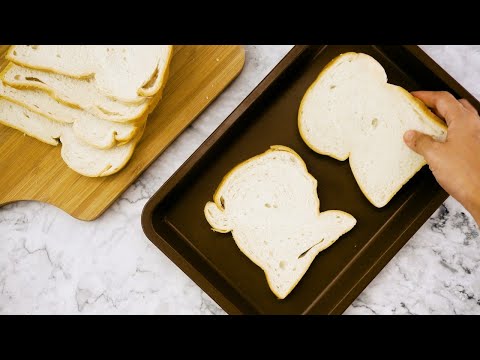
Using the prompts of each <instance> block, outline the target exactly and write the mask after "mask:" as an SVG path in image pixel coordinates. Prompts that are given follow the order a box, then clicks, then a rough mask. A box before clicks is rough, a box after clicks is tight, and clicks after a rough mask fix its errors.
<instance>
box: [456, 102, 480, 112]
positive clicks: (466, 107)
mask: <svg viewBox="0 0 480 360" xmlns="http://www.w3.org/2000/svg"><path fill="white" fill-rule="evenodd" d="M458 101H460V103H461V104H462V105H463V107H464V108H465V109H467V110H468V111H471V112H473V113H474V114H475V115H478V111H477V109H475V108H474V107H473V105H472V104H470V102H469V101H468V100H467V99H460V100H458Z"/></svg>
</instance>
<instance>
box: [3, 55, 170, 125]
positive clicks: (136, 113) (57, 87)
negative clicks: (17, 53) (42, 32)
mask: <svg viewBox="0 0 480 360" xmlns="http://www.w3.org/2000/svg"><path fill="white" fill-rule="evenodd" d="M0 80H1V81H3V83H4V84H6V85H9V86H11V87H14V88H17V89H39V90H42V91H46V92H48V93H49V94H50V96H52V97H53V98H55V99H56V100H57V101H59V102H61V103H63V104H65V105H68V106H71V107H74V108H80V109H83V110H85V111H87V112H89V113H91V114H92V115H94V116H96V117H98V118H101V119H104V120H109V121H115V122H129V121H140V122H141V121H144V120H145V119H146V117H147V115H148V112H149V110H150V108H151V102H152V101H153V102H155V100H156V99H159V98H160V96H161V93H160V92H159V93H158V94H157V95H156V96H155V97H154V98H152V99H149V98H145V100H144V101H143V102H142V103H140V104H137V105H132V104H130V105H128V104H125V103H123V102H119V101H116V100H113V99H112V98H110V97H108V96H105V95H104V94H102V93H100V92H99V90H98V89H97V88H96V87H95V85H94V84H93V83H92V82H91V81H89V80H82V79H75V78H72V77H69V76H65V75H59V74H55V73H50V72H45V71H41V70H36V69H30V68H25V67H22V66H18V65H15V64H13V63H10V64H9V65H7V66H6V67H5V69H4V70H3V71H2V73H0Z"/></svg>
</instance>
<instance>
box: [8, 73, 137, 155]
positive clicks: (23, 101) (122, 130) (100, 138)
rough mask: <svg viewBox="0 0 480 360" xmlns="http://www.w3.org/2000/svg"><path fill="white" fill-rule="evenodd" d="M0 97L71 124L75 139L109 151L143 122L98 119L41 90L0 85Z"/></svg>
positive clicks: (131, 136) (130, 136) (128, 138)
mask: <svg viewBox="0 0 480 360" xmlns="http://www.w3.org/2000/svg"><path fill="white" fill-rule="evenodd" d="M0 98H5V99H7V100H10V101H12V102H15V103H17V104H19V105H21V106H24V107H26V108H27V109H29V110H31V111H33V112H36V113H38V114H40V115H43V116H45V117H47V118H49V119H51V120H54V121H57V122H60V123H68V124H72V129H73V132H74V133H75V135H76V136H78V137H80V138H81V139H82V140H83V141H85V142H86V143H87V144H90V145H93V146H95V147H98V148H99V149H109V148H111V147H113V146H116V145H118V144H121V143H125V142H128V141H130V140H131V139H132V138H133V137H134V136H135V135H136V134H137V133H138V132H139V131H140V130H141V129H142V128H143V123H134V122H124V123H119V122H113V121H108V120H104V119H100V118H98V117H96V116H94V115H92V114H90V113H88V112H86V111H84V110H81V109H78V108H72V107H70V106H66V105H65V104H62V103H60V102H59V101H57V100H55V99H54V98H52V97H51V96H49V95H48V94H47V93H46V92H44V91H41V90H35V89H24V90H19V89H16V88H13V87H11V86H8V85H3V83H2V82H0Z"/></svg>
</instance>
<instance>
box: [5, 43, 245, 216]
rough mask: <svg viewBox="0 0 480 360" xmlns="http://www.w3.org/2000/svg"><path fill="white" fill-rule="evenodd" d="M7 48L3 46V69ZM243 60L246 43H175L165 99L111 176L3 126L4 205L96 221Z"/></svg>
mask: <svg viewBox="0 0 480 360" xmlns="http://www.w3.org/2000/svg"><path fill="white" fill-rule="evenodd" d="M7 48H8V47H7V46H3V45H0V70H1V69H2V68H3V67H4V66H5V65H6V63H7V61H5V60H4V55H5V52H6V49H7ZM244 61H245V53H244V49H243V47H241V46H223V45H222V46H209V45H206V46H203V45H182V46H175V47H174V56H173V59H172V62H171V67H170V77H169V80H168V83H167V86H166V88H165V90H164V95H163V99H162V100H161V101H160V103H159V105H158V106H157V108H156V109H155V111H154V112H153V113H152V114H151V115H150V116H149V118H148V122H147V127H146V129H145V133H144V135H143V137H142V140H141V141H140V143H139V144H138V146H137V148H136V150H135V152H134V154H133V156H132V159H131V160H130V162H129V163H128V164H127V166H125V168H123V169H122V170H121V171H120V172H119V173H117V174H114V175H111V176H107V177H102V178H89V177H85V176H82V175H79V174H77V173H76V172H74V171H73V170H71V169H70V168H68V167H67V165H65V163H64V162H63V160H62V159H61V157H60V145H59V146H56V147H55V146H51V145H47V144H44V143H42V142H40V141H38V140H36V139H34V138H31V137H29V136H25V135H24V134H23V133H21V132H20V131H17V130H14V129H11V128H8V127H6V126H3V125H0V206H1V205H5V204H8V203H11V202H14V201H20V200H37V201H42V202H46V203H49V204H52V205H54V206H57V207H59V208H60V209H63V210H64V211H66V212H67V213H69V214H70V215H72V216H74V217H75V218H78V219H81V220H94V219H96V218H97V217H98V216H100V215H101V214H102V213H103V212H104V211H105V210H106V209H107V208H108V207H109V206H110V205H111V204H112V203H113V202H114V201H115V199H117V198H118V197H119V196H120V194H121V193H122V192H123V191H125V190H126V189H127V188H128V186H129V185H130V184H132V182H134V181H135V179H136V178H137V177H138V176H139V175H140V174H141V173H142V172H143V171H144V170H145V169H146V168H147V167H148V166H149V165H150V164H151V163H152V162H153V161H154V160H155V159H156V158H157V157H158V156H159V155H160V154H161V153H162V152H163V151H164V150H165V149H166V148H167V147H168V145H169V144H170V143H171V142H172V141H173V140H174V139H175V138H176V137H177V136H178V135H179V134H180V133H181V132H182V131H183V130H184V129H185V128H186V127H187V126H188V125H189V124H190V123H191V122H192V121H193V120H194V119H195V118H196V117H197V116H198V115H199V114H200V113H201V112H202V111H203V110H204V109H205V107H206V106H207V105H208V104H209V103H211V102H212V101H213V100H214V99H215V98H216V97H217V96H218V95H219V94H220V93H221V92H222V91H223V89H225V87H226V86H227V85H228V84H229V83H230V82H231V81H232V80H233V79H234V78H235V77H236V76H237V75H238V74H239V73H240V71H241V70H242V67H243V64H244Z"/></svg>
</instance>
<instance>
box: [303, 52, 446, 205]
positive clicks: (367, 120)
mask: <svg viewBox="0 0 480 360" xmlns="http://www.w3.org/2000/svg"><path fill="white" fill-rule="evenodd" d="M298 127H299V130H300V135H301V136H302V138H303V140H304V141H305V143H306V144H307V145H308V146H309V147H310V148H311V149H312V150H314V151H315V152H317V153H319V154H324V155H328V156H331V157H333V158H335V159H338V160H342V161H343V160H346V159H347V158H350V167H351V169H352V172H353V175H354V176H355V179H356V181H357V183H358V185H359V187H360V189H361V191H362V192H363V193H364V194H365V196H366V197H367V199H368V200H369V201H370V202H371V203H372V204H373V205H375V206H376V207H379V208H380V207H383V206H385V205H386V204H387V203H388V202H389V201H390V200H391V199H392V197H393V196H394V195H395V194H396V193H397V192H398V191H399V190H400V188H401V187H402V186H403V185H404V184H405V183H406V182H407V181H408V180H410V179H411V178H412V177H413V175H415V173H417V172H418V171H419V170H420V169H421V168H422V166H423V165H425V159H424V158H423V157H422V156H420V155H418V154H416V153H415V152H413V151H412V150H410V149H409V148H408V147H407V146H406V145H405V143H404V141H403V134H404V133H405V132H406V131H407V130H410V129H413V130H417V131H421V132H423V133H426V134H428V135H431V136H433V137H434V138H436V139H437V140H440V141H444V140H445V138H446V134H447V127H446V125H445V124H444V123H443V122H442V121H441V120H440V119H439V118H438V117H437V116H435V115H434V114H433V113H432V112H431V111H430V110H429V109H428V108H427V107H426V106H425V105H424V104H423V103H422V102H420V101H419V100H418V99H416V98H415V97H413V96H412V95H411V94H410V93H409V92H408V91H406V90H405V89H403V88H401V87H399V86H396V85H392V84H388V83H387V75H386V73H385V70H384V69H383V67H382V66H381V65H380V64H379V63H378V62H377V61H376V60H375V59H374V58H373V57H371V56H369V55H366V54H362V53H352V52H350V53H345V54H342V55H340V56H338V57H337V58H335V59H333V60H332V61H331V62H330V63H329V64H328V65H327V66H326V67H325V68H324V69H323V70H322V71H321V73H320V75H319V76H318V78H317V79H316V80H315V82H314V83H313V84H312V85H311V86H310V88H309V89H308V91H307V92H306V94H305V95H304V97H303V100H302V102H301V105H300V109H299V114H298Z"/></svg>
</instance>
